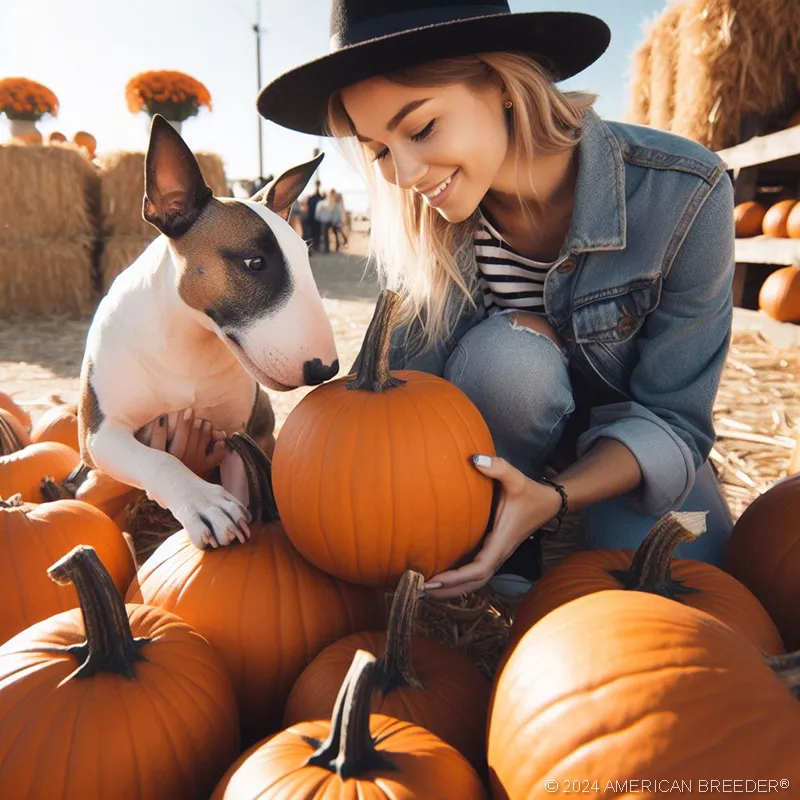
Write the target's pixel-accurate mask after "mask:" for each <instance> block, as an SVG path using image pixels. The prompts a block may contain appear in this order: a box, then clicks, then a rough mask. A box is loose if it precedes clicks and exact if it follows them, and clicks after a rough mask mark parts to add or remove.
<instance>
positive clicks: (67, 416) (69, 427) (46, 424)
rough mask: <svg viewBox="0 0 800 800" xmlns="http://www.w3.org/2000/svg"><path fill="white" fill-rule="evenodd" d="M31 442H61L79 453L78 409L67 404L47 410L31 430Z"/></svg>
mask: <svg viewBox="0 0 800 800" xmlns="http://www.w3.org/2000/svg"><path fill="white" fill-rule="evenodd" d="M31 441H33V442H61V443H62V444H66V445H69V446H70V447H71V448H72V449H73V450H75V451H77V452H80V449H81V448H80V444H79V443H78V409H77V407H76V406H73V405H69V404H67V403H64V404H61V405H55V406H53V407H52V408H48V409H47V411H45V412H44V414H42V416H41V417H39V419H38V420H37V421H36V424H35V425H34V426H33V429H32V430H31Z"/></svg>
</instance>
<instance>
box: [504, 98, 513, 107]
mask: <svg viewBox="0 0 800 800" xmlns="http://www.w3.org/2000/svg"><path fill="white" fill-rule="evenodd" d="M513 105H514V104H513V103H512V102H511V101H510V100H506V101H505V103H503V106H504V107H505V108H511V106H513Z"/></svg>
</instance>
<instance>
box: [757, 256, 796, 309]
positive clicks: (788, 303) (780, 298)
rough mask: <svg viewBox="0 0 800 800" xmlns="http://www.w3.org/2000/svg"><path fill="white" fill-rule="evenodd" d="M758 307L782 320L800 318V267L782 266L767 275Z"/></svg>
mask: <svg viewBox="0 0 800 800" xmlns="http://www.w3.org/2000/svg"><path fill="white" fill-rule="evenodd" d="M758 307H759V308H760V309H761V310H762V311H763V312H764V313H765V314H766V315H767V316H768V317H772V319H777V320H779V321H780V322H795V321H797V320H800V269H798V268H797V267H781V268H780V269H777V270H775V272H773V273H771V274H770V275H769V276H767V279H766V280H765V281H764V283H762V284H761V289H760V291H759V293H758Z"/></svg>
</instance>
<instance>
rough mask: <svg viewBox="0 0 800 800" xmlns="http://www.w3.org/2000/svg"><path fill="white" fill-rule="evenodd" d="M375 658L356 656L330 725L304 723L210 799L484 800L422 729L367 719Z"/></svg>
mask: <svg viewBox="0 0 800 800" xmlns="http://www.w3.org/2000/svg"><path fill="white" fill-rule="evenodd" d="M374 664H375V657H374V656H373V655H371V654H369V653H366V652H364V651H358V652H357V653H356V656H355V658H354V659H353V663H352V667H351V669H350V671H349V672H348V674H347V677H346V679H345V682H344V683H343V684H342V687H341V691H340V692H339V695H338V697H337V698H336V706H335V708H334V710H333V715H332V717H331V718H330V721H325V722H323V721H314V722H304V723H301V724H299V725H295V726H293V727H291V728H289V729H288V730H285V731H283V732H282V733H279V734H278V735H277V736H274V737H272V738H270V739H268V740H267V741H265V742H262V743H260V744H258V745H256V746H255V747H253V748H251V749H250V750H249V751H248V752H246V753H244V754H243V755H242V756H241V757H240V758H239V760H238V761H237V762H236V763H235V764H234V765H233V766H232V767H231V768H230V769H229V770H228V772H227V773H226V774H225V776H224V777H223V779H222V781H221V782H220V784H219V786H217V788H216V790H215V792H214V794H213V795H212V796H211V800H240V799H241V798H245V797H258V798H262V800H280V799H281V798H291V800H326V798H334V797H337V798H353V800H355V798H359V800H401V799H402V800H410V798H415V797H431V798H433V797H452V798H458V800H483V799H484V798H486V791H485V790H484V788H483V784H482V783H481V781H480V778H479V777H478V776H477V775H476V773H475V772H474V771H473V770H472V768H471V767H470V765H469V764H468V762H467V761H466V760H465V759H464V757H463V756H461V755H460V754H459V753H458V752H457V751H456V750H454V749H453V748H452V747H450V746H449V745H447V744H445V743H444V742H443V741H442V740H441V739H439V738H438V737H437V736H434V734H432V733H431V732H430V731H427V730H425V729H424V728H421V727H418V726H417V725H412V724H411V723H408V722H400V721H398V720H396V719H393V718H392V717H386V716H383V715H382V714H373V715H372V716H370V697H371V696H372V692H373V681H374V677H373V674H372V673H373V670H374Z"/></svg>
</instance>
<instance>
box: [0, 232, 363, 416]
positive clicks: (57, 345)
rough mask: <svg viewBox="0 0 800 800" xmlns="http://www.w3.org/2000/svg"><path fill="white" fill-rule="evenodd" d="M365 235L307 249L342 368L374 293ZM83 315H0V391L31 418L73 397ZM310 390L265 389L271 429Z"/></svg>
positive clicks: (355, 348) (355, 349) (349, 358)
mask: <svg viewBox="0 0 800 800" xmlns="http://www.w3.org/2000/svg"><path fill="white" fill-rule="evenodd" d="M365 251H366V237H365V236H364V235H363V234H358V233H354V234H352V235H351V237H350V242H349V245H348V247H347V249H346V251H343V252H340V253H332V254H330V255H322V254H316V253H315V254H312V257H311V269H312V271H313V273H314V278H315V280H316V281H317V285H318V286H319V290H320V294H321V295H322V298H323V303H324V305H325V309H326V311H327V312H328V315H329V317H330V319H331V323H332V325H333V332H334V336H335V338H336V345H337V350H338V353H339V363H340V364H341V367H342V372H340V374H344V370H346V369H348V368H349V367H350V365H351V364H352V363H353V361H354V360H355V358H356V355H357V354H358V350H359V348H360V346H361V341H362V339H363V337H364V332H365V331H366V329H367V325H368V323H369V320H370V318H371V316H372V311H373V308H374V306H375V298H376V297H377V295H378V288H377V281H376V278H375V276H374V275H373V274H367V275H365V266H366V260H365V258H364V253H365ZM89 322H90V320H89V319H67V318H64V317H39V318H35V319H18V320H13V319H12V320H8V319H5V320H4V319H0V391H3V392H5V393H6V394H9V395H11V396H12V397H13V398H14V399H15V400H16V401H17V402H18V403H20V404H21V405H23V406H24V407H25V408H26V409H27V410H28V411H29V412H30V414H31V416H32V417H33V419H34V421H35V420H36V419H37V418H38V417H39V416H40V415H41V414H42V413H43V412H44V410H45V409H46V408H47V407H48V406H49V405H50V397H51V396H52V395H58V396H59V397H61V398H62V399H63V400H64V401H65V402H68V403H75V402H77V399H78V379H79V376H80V369H81V360H82V358H83V349H84V343H85V341H86V332H87V331H88V329H89ZM308 391H310V389H297V390H295V391H293V392H288V393H283V392H272V391H271V392H269V395H270V398H271V400H272V404H273V407H274V409H275V417H276V429H279V428H280V425H281V424H282V423H283V420H285V419H286V416H287V415H288V414H289V412H290V411H291V410H292V409H293V408H294V407H295V406H296V405H297V403H299V402H300V400H301V399H302V398H303V396H304V395H305V394H306V393H307V392H308Z"/></svg>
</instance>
